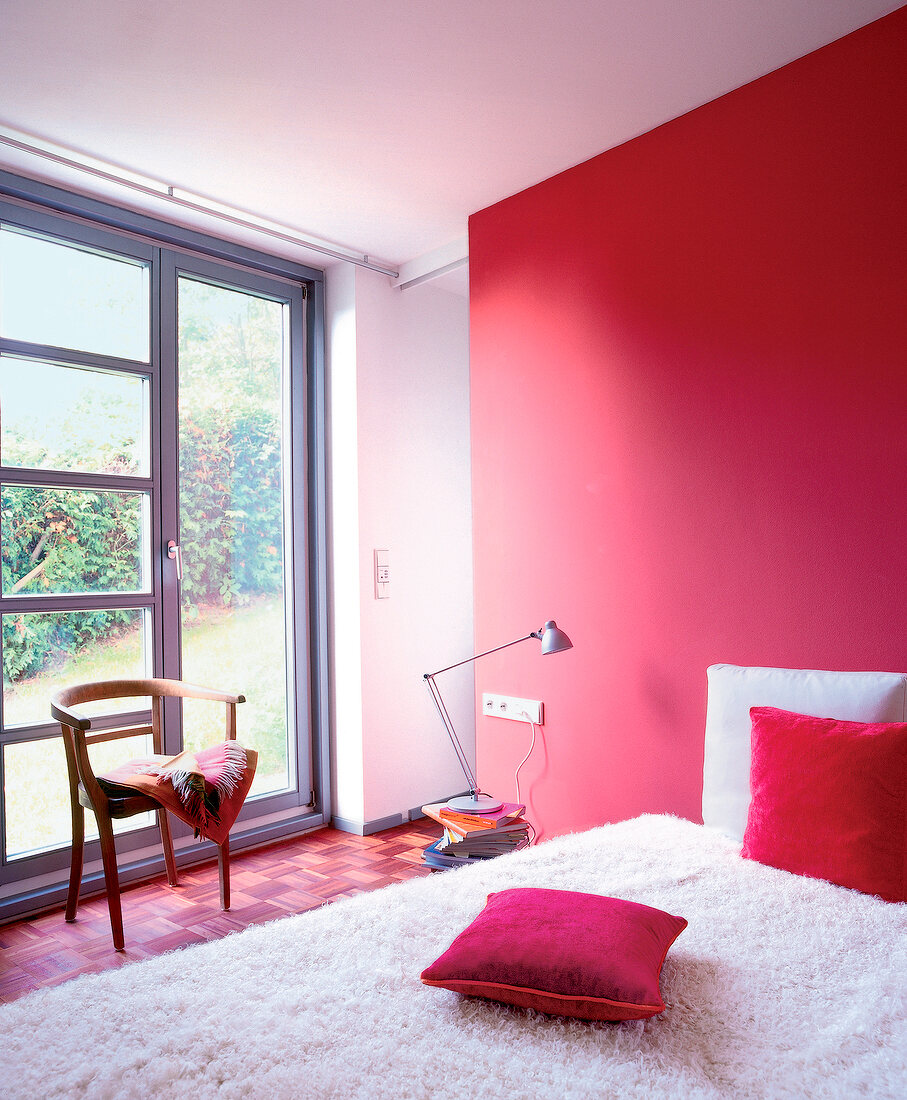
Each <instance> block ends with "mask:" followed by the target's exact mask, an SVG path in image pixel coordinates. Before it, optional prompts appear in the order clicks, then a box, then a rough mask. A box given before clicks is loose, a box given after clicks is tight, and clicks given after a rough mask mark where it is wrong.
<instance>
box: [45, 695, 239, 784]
mask: <svg viewBox="0 0 907 1100" xmlns="http://www.w3.org/2000/svg"><path fill="white" fill-rule="evenodd" d="M134 697H135V698H147V697H150V699H151V722H150V724H149V723H143V724H140V725H126V726H115V727H104V728H102V729H99V730H98V731H97V733H88V732H87V731H88V730H90V729H91V719H90V718H89V717H88V716H87V715H85V714H81V713H80V712H79V711H78V710H76V709H75V708H76V707H77V706H78V705H80V704H82V703H94V702H98V701H101V700H106V699H131V698H134ZM165 698H180V699H209V700H212V701H214V702H220V703H224V704H226V718H225V725H224V739H225V740H227V741H230V740H234V741H235V740H236V705H237V703H243V702H245V696H244V695H234V694H231V693H230V692H225V691H219V690H216V689H214V688H206V687H199V686H198V685H196V684H187V683H184V682H183V681H182V680H165V679H142V680H98V681H96V682H94V683H87V684H74V685H72V687H68V688H63V689H61V690H60V691H58V692H56V693H55V694H54V696H53V697H52V699H51V704H50V712H51V714H52V715H53V717H54V718H56V720H57V721H58V722H59V723H60V730H61V732H62V734H63V747H64V749H65V752H66V766H67V768H68V770H69V782H70V790H71V792H72V791H74V790H75V788H76V787H77V786H78V784H79V783H80V782H81V783H82V785H83V786H84V788H85V790H86V792H87V793H88V796H89V798H90V799H91V801H92V804H93V805H95V806H97V805H98V804H99V800H103V799H104V798H105V797H106V796H105V795H104V792H103V791H102V790H101V787H100V786H99V784H98V782H97V779H96V778H95V774H94V769H93V768H92V765H91V759H90V757H89V755H88V746H89V745H93V744H96V743H98V742H100V741H117V740H120V739H122V738H126V737H142V736H147V735H149V734H150V735H151V743H152V751H153V752H154V754H155V755H160V754H162V753H163V722H162V708H161V700H162V699H165Z"/></svg>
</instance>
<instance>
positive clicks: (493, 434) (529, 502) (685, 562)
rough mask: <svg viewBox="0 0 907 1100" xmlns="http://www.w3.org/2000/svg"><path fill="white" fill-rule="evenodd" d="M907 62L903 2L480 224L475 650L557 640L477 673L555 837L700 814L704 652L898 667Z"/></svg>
mask: <svg viewBox="0 0 907 1100" xmlns="http://www.w3.org/2000/svg"><path fill="white" fill-rule="evenodd" d="M905 73H907V8H904V9H901V10H899V11H898V12H896V13H894V14H893V15H891V16H888V17H886V18H885V19H882V20H880V21H879V22H877V23H874V24H872V25H871V26H869V27H867V28H864V29H863V30H861V31H858V32H856V33H855V34H852V35H849V36H848V37H847V38H844V39H842V40H840V41H839V42H836V43H833V44H832V45H830V46H828V47H826V48H824V49H822V50H819V51H817V52H816V53H814V54H811V55H809V56H808V57H806V58H803V59H801V60H799V61H796V62H794V63H793V64H791V65H788V66H786V67H785V68H783V69H781V70H779V71H777V72H774V73H771V74H770V75H768V76H766V77H764V78H762V79H761V80H758V81H755V82H754V83H752V84H749V85H747V86H746V87H744V88H742V89H739V90H737V91H735V92H732V93H731V94H729V95H727V96H724V97H723V98H721V99H719V100H716V101H715V102H713V103H709V104H707V105H706V106H704V107H702V108H699V109H698V110H696V111H693V112H692V113H690V114H688V115H684V116H683V117H682V118H679V119H677V120H675V121H673V122H670V123H668V124H666V125H664V126H662V127H660V128H659V129H657V130H654V131H652V132H651V133H649V134H646V135H644V136H642V137H640V138H637V139H635V140H634V141H631V142H629V143H627V144H625V145H623V146H620V147H619V148H616V149H613V150H610V151H609V152H607V153H604V154H602V155H601V156H599V157H596V158H595V159H593V160H591V161H588V162H586V163H585V164H582V165H579V166H578V167H576V168H573V169H571V170H570V171H567V172H564V173H563V174H561V175H559V176H556V177H554V178H553V179H550V180H547V181H546V182H544V183H542V184H539V185H538V186H536V187H533V188H531V189H530V190H528V191H525V192H522V193H521V194H518V195H515V196H513V197H512V198H509V199H507V200H505V201H504V202H501V203H499V204H497V205H496V206H493V207H490V208H489V209H486V210H483V211H481V212H479V213H477V214H475V215H474V216H473V217H472V219H471V220H470V286H471V292H470V293H471V371H472V443H473V484H474V524H475V585H476V588H475V607H476V645H477V647H478V648H480V649H483V648H486V647H489V646H492V645H495V644H498V643H499V642H503V641H506V640H509V639H510V638H514V637H517V636H518V635H519V634H520V633H526V632H528V630H530V629H533V628H534V627H537V626H538V625H540V623H541V622H542V620H543V619H545V618H550V617H554V618H556V619H557V620H558V623H559V625H560V626H562V627H563V628H564V629H565V630H566V631H567V633H568V634H570V635H571V637H572V638H573V641H574V645H575V648H574V649H573V650H572V651H571V652H569V653H566V654H560V655H556V656H551V657H545V658H543V657H541V655H540V653H539V652H538V647H537V645H536V643H534V642H532V643H525V644H524V645H521V646H516V647H513V648H511V649H508V650H506V651H505V652H504V653H501V654H498V655H495V656H492V657H488V658H485V659H484V660H483V661H481V662H479V663H478V664H477V665H476V679H477V689H478V692H479V698H481V692H482V691H491V690H494V691H498V692H502V693H506V694H511V695H522V696H528V697H530V698H536V699H542V700H544V702H545V704H546V707H547V721H546V725H545V727H544V731H543V739H542V741H541V742H539V744H538V745H537V748H536V751H535V753H534V754H533V756H532V757H531V758H530V761H529V763H527V764H526V766H525V767H524V768H523V771H522V773H521V782H522V786H523V794H524V795H526V794H527V793H528V794H529V804H530V812H531V814H532V816H533V818H534V819H535V820H536V821H537V822H538V823H539V824H540V825H541V826H542V828H543V830H544V833H545V834H546V835H549V836H550V835H553V834H556V833H561V832H565V831H568V830H574V829H581V828H584V827H587V826H590V825H592V824H596V823H600V822H603V821H608V820H619V819H622V818H625V817H629V816H633V815H635V814H638V813H642V812H671V813H676V814H680V815H682V816H685V817H689V818H692V819H694V820H701V817H700V798H701V789H702V782H701V769H702V743H703V724H704V719H705V698H706V679H705V670H706V667H707V666H708V665H709V664H711V663H713V662H717V661H727V662H731V663H737V664H768V665H781V666H792V667H811V668H852V669H885V670H897V671H903V670H905V669H907V615H905V611H907V599H905V592H907V320H905V319H907V154H905V149H907V141H905V135H907V84H905V75H904V74H905ZM478 709H479V710H481V707H480V706H479V707H478ZM478 729H479V733H478V752H477V755H478V769H479V780H480V782H481V783H482V785H483V787H485V788H486V789H488V790H490V791H491V792H492V793H495V794H497V795H499V796H504V797H510V796H512V794H513V791H514V785H513V771H514V767H515V765H516V763H517V762H518V761H519V760H520V758H521V757H522V756H523V754H524V752H525V751H526V748H527V747H528V742H529V730H528V727H525V726H521V725H517V724H516V723H511V722H503V721H500V720H496V719H492V718H488V717H481V716H480V717H479V719H478Z"/></svg>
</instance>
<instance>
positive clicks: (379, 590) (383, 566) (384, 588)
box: [375, 550, 391, 600]
mask: <svg viewBox="0 0 907 1100" xmlns="http://www.w3.org/2000/svg"><path fill="white" fill-rule="evenodd" d="M390 587H391V567H390V551H389V550H376V551H375V599H376V600H386V599H387V598H388V597H389V596H390V594H391V593H390Z"/></svg>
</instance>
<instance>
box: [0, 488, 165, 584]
mask: <svg viewBox="0 0 907 1100" xmlns="http://www.w3.org/2000/svg"><path fill="white" fill-rule="evenodd" d="M147 515H148V508H147V502H146V495H145V494H144V493H116V492H102V491H97V490H93V489H51V488H48V487H47V486H41V485H3V486H2V487H0V524H2V527H0V530H2V541H3V550H2V565H3V580H2V590H3V595H4V596H46V595H83V594H86V593H95V592H97V593H104V592H140V591H143V590H144V589H145V588H146V585H145V583H144V575H145V574H146V572H147V570H146V569H145V547H146V546H147V544H148V540H147V538H146V537H145V530H146V529H147Z"/></svg>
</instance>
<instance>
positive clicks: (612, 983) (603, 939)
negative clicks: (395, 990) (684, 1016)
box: [422, 888, 687, 1020]
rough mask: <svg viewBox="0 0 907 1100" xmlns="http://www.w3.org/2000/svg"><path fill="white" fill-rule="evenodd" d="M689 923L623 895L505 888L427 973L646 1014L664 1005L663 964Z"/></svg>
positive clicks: (501, 993)
mask: <svg viewBox="0 0 907 1100" xmlns="http://www.w3.org/2000/svg"><path fill="white" fill-rule="evenodd" d="M686 926H687V922H686V921H685V920H684V919H683V917H672V916H671V915H670V914H669V913H663V912H661V910H659V909H652V908H650V907H649V906H648V905H639V904H637V903H636V902H632V901H621V900H620V899H618V898H605V897H600V896H598V895H597V894H581V893H576V892H574V891H571V890H544V889H537V888H520V889H513V890H501V891H500V892H498V893H496V894H489V895H488V901H487V902H486V905H485V908H484V909H483V910H482V912H481V913H480V914H479V915H478V916H477V917H476V919H475V920H474V921H473V922H472V924H470V925H469V927H468V928H466V929H465V931H463V932H461V933H460V935H459V936H457V938H456V939H455V940H454V942H453V943H452V944H451V946H450V947H449V948H448V949H447V951H445V952H444V954H443V955H442V956H441V957H440V958H439V959H437V960H436V961H435V962H433V963H432V964H431V966H429V967H428V968H427V969H426V970H424V971H423V973H422V981H423V982H425V984H426V985H437V986H443V987H444V988H445V989H452V990H454V991H455V992H457V993H466V994H468V995H470V996H474V997H485V998H487V999H489V1000H492V1001H503V1002H504V1003H505V1004H512V1005H520V1006H521V1007H523V1008H535V1009H537V1010H538V1011H539V1012H548V1013H552V1014H555V1015H560V1016H576V1017H579V1018H580V1019H582V1020H642V1019H645V1018H646V1017H648V1016H654V1015H655V1014H656V1013H658V1012H662V1011H664V1007H665V1006H664V1003H663V1002H662V999H661V993H660V992H659V988H658V978H659V974H660V972H661V966H662V963H663V962H664V959H665V956H666V955H667V953H668V948H669V947H670V946H671V944H672V943H673V942H674V940H676V939H677V937H678V936H679V935H680V933H681V932H682V931H683V930H684V928H686Z"/></svg>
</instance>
